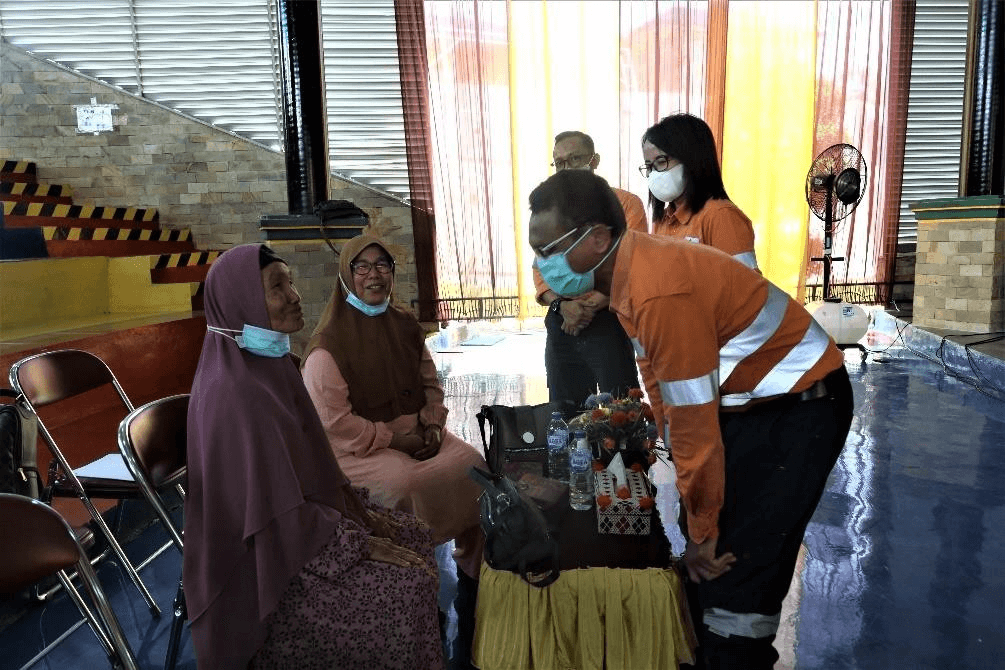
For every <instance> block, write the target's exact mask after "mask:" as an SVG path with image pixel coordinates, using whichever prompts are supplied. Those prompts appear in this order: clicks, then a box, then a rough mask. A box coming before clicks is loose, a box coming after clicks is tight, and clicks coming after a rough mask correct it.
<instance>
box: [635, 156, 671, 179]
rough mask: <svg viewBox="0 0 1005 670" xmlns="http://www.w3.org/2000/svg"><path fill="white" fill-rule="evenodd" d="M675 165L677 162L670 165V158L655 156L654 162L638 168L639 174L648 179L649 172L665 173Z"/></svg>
mask: <svg viewBox="0 0 1005 670" xmlns="http://www.w3.org/2000/svg"><path fill="white" fill-rule="evenodd" d="M676 164H677V161H674V162H673V163H672V164H671V163H670V158H668V157H666V156H657V157H656V160H654V161H653V162H652V163H646V164H644V165H640V166H639V173H640V174H641V175H642V176H643V177H648V176H649V173H650V172H666V171H667V170H669V169H670V168H671V167H673V166H674V165H676Z"/></svg>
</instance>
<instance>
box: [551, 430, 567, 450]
mask: <svg viewBox="0 0 1005 670" xmlns="http://www.w3.org/2000/svg"><path fill="white" fill-rule="evenodd" d="M567 444H569V434H568V433H566V432H565V431H558V432H555V433H551V434H550V435H548V449H551V450H552V451H556V450H558V449H565V447H566V445H567Z"/></svg>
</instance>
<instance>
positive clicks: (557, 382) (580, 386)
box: [534, 130, 647, 415]
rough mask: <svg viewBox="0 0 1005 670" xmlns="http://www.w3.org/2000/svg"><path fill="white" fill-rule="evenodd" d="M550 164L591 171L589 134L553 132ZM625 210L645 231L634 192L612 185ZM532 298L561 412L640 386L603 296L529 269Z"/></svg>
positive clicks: (632, 224)
mask: <svg viewBox="0 0 1005 670" xmlns="http://www.w3.org/2000/svg"><path fill="white" fill-rule="evenodd" d="M552 157H553V159H554V162H553V163H552V166H553V167H554V168H555V171H556V172H561V171H563V170H583V171H589V172H593V171H594V170H596V169H597V165H598V164H599V163H600V156H599V155H598V154H597V153H596V151H595V148H594V145H593V139H592V138H591V137H590V136H589V135H587V134H586V133H581V132H579V131H576V130H570V131H566V132H564V133H559V134H558V135H557V136H556V137H555V148H554V150H553V152H552ZM613 191H614V194H615V195H616V196H617V198H618V202H620V203H621V206H622V208H623V209H624V211H625V219H626V220H627V221H628V227H629V228H632V229H637V230H642V231H645V230H647V224H646V212H645V208H644V207H643V205H642V200H640V199H639V197H638V196H636V195H633V194H631V193H629V192H628V191H622V190H621V189H613ZM534 286H535V287H536V289H537V301H538V303H540V304H542V305H548V313H547V315H545V317H544V327H545V329H546V330H547V332H548V338H547V340H546V341H545V345H544V366H545V370H546V372H547V379H548V400H549V401H551V402H555V403H558V404H559V406H560V407H561V408H562V411H563V412H564V413H565V414H566V415H570V414H572V413H574V412H575V411H576V410H577V409H578V408H579V407H581V406H582V404H583V401H585V400H586V398H587V396H589V395H590V394H591V393H596V391H597V387H598V386H599V387H600V390H601V391H602V392H607V393H613V394H614V395H616V396H624V395H625V394H626V393H627V392H628V389H630V388H634V387H636V386H638V385H639V375H638V372H637V370H636V367H635V355H634V353H633V350H632V345H631V343H630V342H629V341H628V336H627V335H625V330H624V328H622V327H621V324H620V323H618V318H617V317H616V316H615V315H614V314H613V313H611V312H610V310H608V309H607V305H608V302H609V300H608V296H607V295H605V294H603V293H601V292H599V291H586V292H583V293H581V294H580V295H577V296H576V297H572V296H565V295H564V293H563V292H564V291H565V290H566V287H564V286H555V287H551V286H549V285H548V284H547V283H545V281H544V279H542V278H541V273H540V272H538V271H537V268H534Z"/></svg>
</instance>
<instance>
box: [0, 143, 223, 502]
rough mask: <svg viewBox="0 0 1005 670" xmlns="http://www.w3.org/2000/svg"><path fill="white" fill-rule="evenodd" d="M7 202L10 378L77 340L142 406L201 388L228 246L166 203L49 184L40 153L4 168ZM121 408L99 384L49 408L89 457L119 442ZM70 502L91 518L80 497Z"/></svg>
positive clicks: (0, 292)
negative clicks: (104, 199)
mask: <svg viewBox="0 0 1005 670" xmlns="http://www.w3.org/2000/svg"><path fill="white" fill-rule="evenodd" d="M0 205H2V208H3V218H2V225H0V376H2V380H0V383H2V384H3V385H4V386H7V385H8V384H7V380H6V377H7V372H8V371H9V369H10V366H11V364H12V363H13V362H15V361H17V360H20V359H21V358H24V357H26V356H29V355H31V354H33V353H38V352H41V351H49V350H53V349H65V348H73V349H83V350H86V351H90V352H92V353H94V354H96V355H97V356H99V357H100V358H101V359H102V360H104V361H105V362H106V363H107V364H108V366H109V367H110V368H111V369H112V371H113V372H114V373H115V375H116V376H117V377H118V379H119V381H120V383H121V384H122V386H123V388H124V389H125V391H126V393H127V394H128V395H129V397H130V399H131V400H132V401H133V403H134V404H135V405H137V406H138V405H140V404H143V403H145V402H148V401H150V400H154V399H157V398H161V397H164V396H168V395H173V394H176V393H187V392H188V391H189V390H190V389H191V385H192V378H193V376H194V374H195V368H196V364H197V363H198V359H199V353H200V351H201V348H202V339H203V336H204V333H205V329H206V324H205V319H204V318H203V316H202V314H201V309H202V284H203V281H204V280H205V278H206V274H207V272H208V271H209V267H210V266H211V264H212V263H213V261H214V260H215V259H216V258H217V257H218V256H219V254H220V252H219V251H200V250H198V249H196V248H195V245H194V244H193V242H192V239H191V233H190V232H189V231H188V230H184V229H183V230H169V229H164V228H161V227H160V222H159V214H158V212H157V210H155V209H143V208H137V207H95V206H91V205H76V204H73V192H72V189H71V188H70V187H69V186H61V185H47V184H40V183H38V179H37V169H36V165H35V164H34V163H31V162H25V161H5V162H4V163H3V165H2V167H0ZM113 407H114V404H113V403H112V402H111V397H110V396H108V397H102V396H101V394H98V395H96V396H95V397H93V398H91V399H90V400H87V401H86V402H84V403H83V404H80V405H79V406H74V407H71V408H70V409H69V410H68V411H64V412H61V414H60V416H53V417H49V416H46V415H45V412H44V410H43V411H42V415H43V418H44V419H45V420H46V422H47V424H46V425H47V426H49V427H50V429H51V430H52V431H53V434H54V437H55V439H56V440H57V442H58V443H59V444H60V446H61V447H64V451H65V452H66V453H67V457H68V459H69V460H70V463H71V464H73V465H79V464H83V463H86V462H88V461H90V460H93V459H94V458H96V457H97V456H99V455H101V454H103V453H106V452H107V451H108V449H109V448H114V442H112V443H111V444H110V443H109V439H112V440H113V439H114V435H115V434H116V432H115V431H116V428H117V425H118V422H119V420H120V419H121V418H122V417H121V416H119V414H120V412H119V410H118V409H113ZM107 436H111V438H109V437H107ZM43 454H46V452H45V451H44V447H42V446H41V445H40V457H41V456H42V455H43ZM60 507H61V509H60V511H61V512H63V513H64V515H66V516H67V517H68V520H70V521H71V522H79V521H82V520H83V519H84V516H83V515H82V512H83V510H82V508H81V506H80V505H79V503H77V502H76V501H68V502H65V503H64V504H63V505H61V506H60Z"/></svg>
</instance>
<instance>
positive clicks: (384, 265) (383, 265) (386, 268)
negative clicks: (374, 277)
mask: <svg viewBox="0 0 1005 670" xmlns="http://www.w3.org/2000/svg"><path fill="white" fill-rule="evenodd" d="M349 267H350V269H352V273H353V274H355V275H359V276H361V277H362V276H363V275H368V274H370V270H372V269H374V268H377V272H379V273H380V274H382V275H386V274H388V273H390V272H393V271H394V261H385V260H383V259H381V260H379V261H377V262H376V263H370V262H368V261H355V262H353V263H350V264H349Z"/></svg>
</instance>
